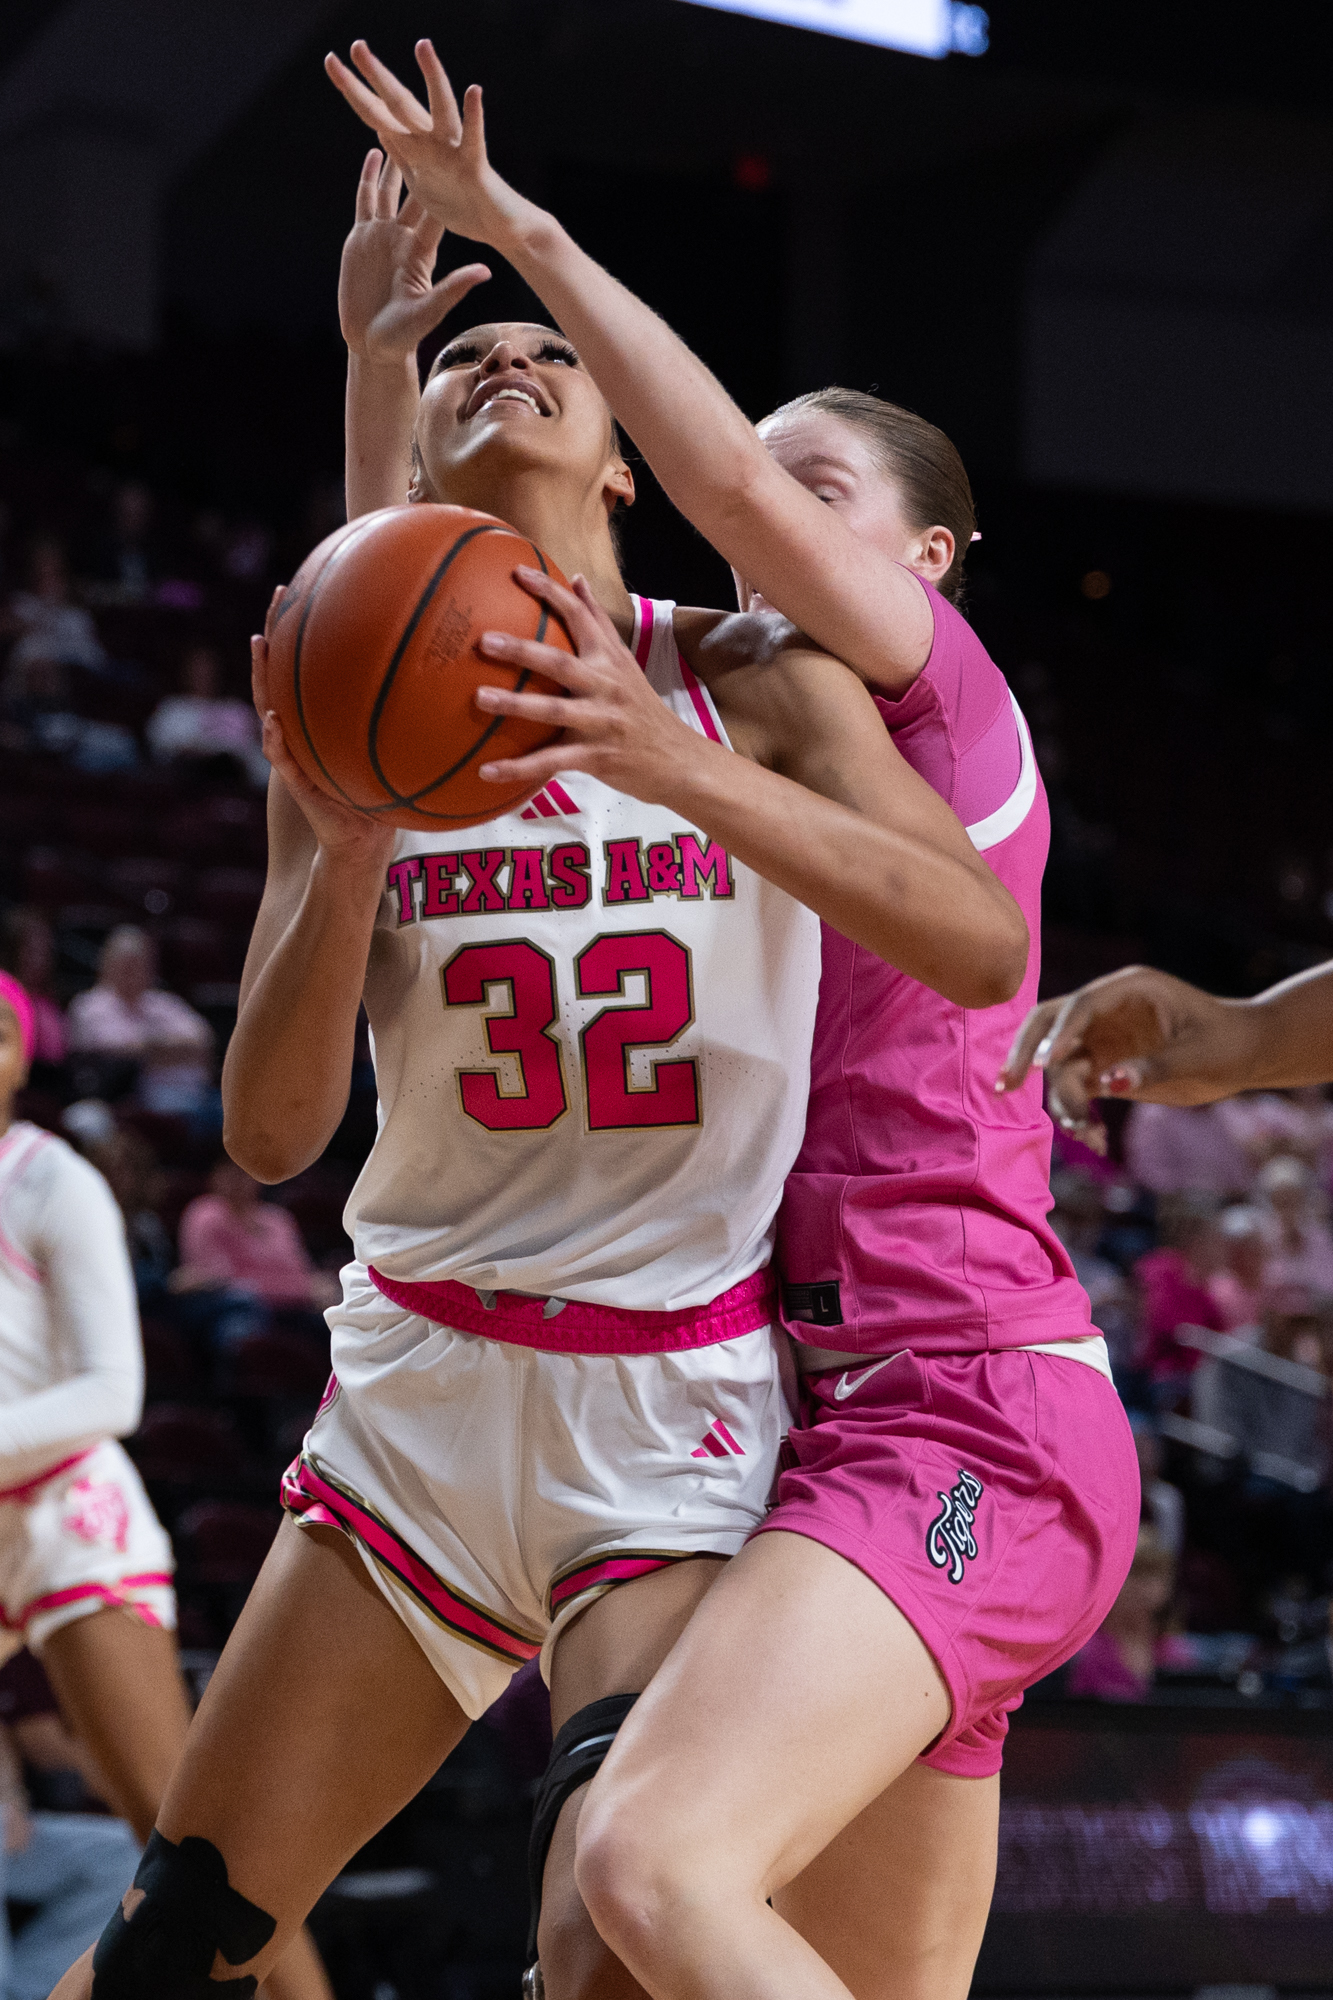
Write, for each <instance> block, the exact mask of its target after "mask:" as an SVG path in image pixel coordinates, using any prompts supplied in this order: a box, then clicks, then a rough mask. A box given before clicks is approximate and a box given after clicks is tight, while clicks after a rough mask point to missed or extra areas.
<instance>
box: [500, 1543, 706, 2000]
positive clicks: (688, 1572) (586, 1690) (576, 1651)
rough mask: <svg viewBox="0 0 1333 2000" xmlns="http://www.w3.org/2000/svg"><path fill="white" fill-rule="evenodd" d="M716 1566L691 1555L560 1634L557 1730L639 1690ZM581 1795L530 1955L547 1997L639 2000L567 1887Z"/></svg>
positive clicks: (603, 1602)
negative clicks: (595, 1705) (596, 1704)
mask: <svg viewBox="0 0 1333 2000" xmlns="http://www.w3.org/2000/svg"><path fill="white" fill-rule="evenodd" d="M723 1560H724V1558H722V1557H720V1556H697V1557H694V1558H692V1559H691V1560H690V1561H688V1562H679V1563H673V1564H672V1565H671V1566H670V1568H668V1569H660V1570H656V1571H654V1572H653V1573H652V1575H650V1576H644V1577H639V1578H637V1579H636V1580H635V1581H634V1582H633V1583H625V1584H620V1585H619V1586H618V1587H617V1588H616V1589H615V1590H611V1591H608V1592H607V1593H606V1595H605V1596H604V1597H599V1598H598V1599H597V1600H596V1602H595V1603H593V1604H592V1605H590V1606H589V1608H588V1610H587V1611H585V1612H584V1613H583V1614H582V1616H581V1617H580V1618H578V1619H576V1620H575V1622H574V1623H573V1624H572V1625H571V1626H570V1627H569V1629H568V1631H566V1632H564V1633H562V1634H561V1636H560V1638H559V1639H558V1640H557V1641H556V1645H555V1650H554V1653H553V1655H552V1660H551V1716H552V1721H553V1723H554V1725H555V1727H556V1728H557V1729H559V1728H561V1727H562V1725H563V1724H564V1723H566V1722H568V1720H569V1718H570V1717H571V1716H572V1715H577V1713H578V1711H579V1710H580V1709H581V1708H586V1706H587V1705H588V1703H589V1702H592V1701H600V1700H601V1699H602V1698H603V1696H605V1695H610V1694H638V1693H640V1692H641V1691H642V1690H643V1689H644V1688H645V1687H647V1685H648V1683H649V1681H650V1680H651V1679H652V1677H653V1675H654V1674H655V1673H656V1671H657V1669H658V1667H659V1666H660V1665H661V1664H662V1661H663V1660H664V1659H665V1658H666V1656H667V1654H668V1653H669V1652H670V1651H671V1648H672V1647H673V1646H674V1645H675V1643H676V1640H677V1639H678V1638H679V1637H680V1635H681V1633H682V1632H683V1631H684V1629H685V1627H686V1625H687V1624H688V1623H689V1620H690V1617H691V1615H692V1614H693V1612H694V1610H695V1608H696V1607H697V1606H698V1604H699V1603H700V1601H701V1600H702V1598H703V1596H704V1593H705V1592H706V1591H707V1590H708V1588H709V1586H710V1585H711V1584H712V1583H713V1582H714V1581H715V1580H716V1578H717V1574H718V1572H719V1570H720V1569H721V1568H722V1565H723ZM587 1794H588V1787H587V1786H586V1785H581V1786H580V1787H579V1789H578V1791H576V1792H573V1793H571V1795H570V1797H569V1798H568V1799H566V1801H565V1804H564V1807H563V1809H562V1811H561V1814H560V1817H559V1819H558V1820H557V1821H556V1825H555V1832H554V1834H553V1835H552V1837H551V1846H550V1850H549V1852H548V1854H547V1857H546V1872H545V1874H544V1876H543V1878H542V1921H541V1928H540V1932H539V1935H538V1956H539V1958H540V1960H541V1966H542V1977H543V1981H544V1984H545V1987H546V1996H547V2000H639V1996H641V1995H642V1993H643V1988H642V1987H641V1986H639V1985H638V1983H637V1982H636V1981H635V1980H633V1979H632V1978H631V1977H630V1975H629V1973H628V1972H626V1970H625V1968H624V1966H623V1965H622V1964H621V1963H620V1960H619V1959H618V1958H616V1957H615V1955H614V1953H613V1952H611V1951H610V1950H609V1949H608V1947H607V1946H606V1945H605V1944H604V1943H603V1941H602V1939H601V1938H600V1937H599V1935H598V1933H597V1931H596V1930H595V1929H594V1927H593V1923H592V1919H591V1918H590V1917H589V1915H588V1913H587V1910H586V1909H585V1908H584V1905H583V1899H582V1897H581V1896H580V1895H579V1892H578V1890H577V1888H576V1887H575V1884H574V1855H575V1842H576V1839H577V1834H578V1822H579V1813H580V1811H581V1809H582V1806H583V1801H584V1799H585V1798H586V1797H587Z"/></svg>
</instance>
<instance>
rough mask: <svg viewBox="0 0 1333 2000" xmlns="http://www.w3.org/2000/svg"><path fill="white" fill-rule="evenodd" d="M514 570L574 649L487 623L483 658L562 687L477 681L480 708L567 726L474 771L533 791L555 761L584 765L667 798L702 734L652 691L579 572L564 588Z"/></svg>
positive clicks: (636, 793)
mask: <svg viewBox="0 0 1333 2000" xmlns="http://www.w3.org/2000/svg"><path fill="white" fill-rule="evenodd" d="M514 575H515V577H516V578H517V580H518V581H519V583H521V584H522V586H523V588H524V589H525V590H528V591H531V593H532V595H533V596H534V597H539V598H540V599H541V600H542V602H543V604H545V605H547V606H548V607H549V609H550V610H551V611H553V612H554V613H555V615H556V616H557V617H558V618H559V619H560V621H561V623H562V624H563V625H564V627H565V630H566V631H567V632H568V633H569V636H570V638H571V639H572V640H573V641H574V645H575V648H576V654H575V656H574V657H571V656H570V655H569V654H568V653H566V652H563V651H561V650H560V649H559V648H558V647H556V646H546V645H542V644H540V643H539V642H538V641H537V640H535V639H515V638H514V637H513V636H512V635H511V634H510V633H508V632H484V633H483V634H482V636H481V639H480V642H479V649H480V651H481V652H483V653H484V654H485V655H486V656H487V658H488V659H492V660H502V661H504V663H505V664H506V665H507V666H514V667H526V668H527V669H528V670H529V671H530V672H532V673H535V674H544V675H545V676H546V678H547V679H548V680H553V681H556V682H558V683H559V685H560V686H561V687H563V688H565V689H566V690H567V692H566V693H565V694H563V695H547V694H526V693H524V694H519V693H517V692H513V691H511V690H510V689H508V688H497V687H481V688H478V689H477V693H476V697H475V699H476V703H477V706H478V708H482V709H485V710H486V711H487V712H488V713H489V714H491V715H518V716H523V717H524V718H525V719H526V720H528V721H530V722H544V723H548V724H549V725H550V726H551V727H552V728H553V729H561V730H563V731H564V735H563V736H562V737H561V739H560V741H559V742H558V743H553V744H552V745H550V747H549V748H548V749H545V750H534V751H533V752H532V753H531V755H529V756H527V757H510V758H507V759H504V760H502V761H498V762H495V763H491V764H483V765H482V766H481V767H480V771H479V773H478V775H479V776H480V777H482V778H484V779H487V780H489V781H490V782H492V783H494V784H506V785H512V784H524V785H527V786H529V787H530V788H531V790H532V791H534V792H535V791H537V790H538V789H539V787H541V786H542V785H544V784H545V783H546V780H547V779H548V778H554V777H555V776H556V775H557V773H559V772H560V771H587V772H588V773H589V775H590V776H592V777H594V778H600V779H601V781H602V783H603V784H604V785H610V786H611V788H612V789H613V790H614V791H618V792H628V793H629V795H630V796H631V797H632V798H636V799H642V800H644V802H645V803H646V804H652V805H661V804H664V803H667V802H668V800H669V796H670V793H671V791H672V787H673V782H674V781H675V780H676V779H678V778H679V777H680V775H681V774H682V773H683V772H684V771H685V770H686V768H687V767H688V765H689V764H690V763H691V762H693V761H696V760H697V758H698V755H699V750H700V739H699V737H698V736H697V735H696V734H695V732H694V731H693V730H692V729H691V728H690V727H689V725H688V724H687V723H684V722H682V721H681V720H680V718H679V717H678V716H676V715H673V714H672V712H671V710H670V709H669V708H668V707H667V705H666V703H665V702H664V701H662V700H660V699H659V697H658V696H657V695H656V694H655V693H654V692H653V689H652V687H651V685H650V684H649V681H648V677H647V675H646V674H645V673H644V672H643V670H642V669H641V667H640V666H639V664H638V662H637V661H636V660H635V658H634V655H633V654H632V653H631V652H630V651H629V648H628V647H627V646H626V645H625V644H624V643H623V642H622V640H621V637H620V634H619V633H618V632H617V631H616V628H615V626H614V625H613V624H612V622H611V620H610V618H609V617H608V616H607V614H606V612H605V611H604V610H603V609H602V607H601V605H600V604H599V603H598V602H597V600H596V598H595V597H594V596H593V594H592V592H591V590H589V588H588V586H587V584H586V583H585V582H584V580H583V578H582V577H575V579H574V582H573V586H572V587H571V588H570V589H568V590H566V589H565V587H564V585H563V584H559V583H557V582H556V581H555V579H554V578H553V577H549V576H546V575H544V574H543V572H542V571H541V570H538V569H526V568H520V569H516V570H515V571H514Z"/></svg>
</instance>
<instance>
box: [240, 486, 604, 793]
mask: <svg viewBox="0 0 1333 2000" xmlns="http://www.w3.org/2000/svg"><path fill="white" fill-rule="evenodd" d="M520 563H525V564H527V565H528V566H529V567H530V568H532V569H543V570H545V571H546V573H547V574H548V576H553V577H555V578H556V580H557V581H558V582H560V583H563V582H564V581H565V579H564V577H563V576H561V574H560V572H559V570H558V569H556V567H555V566H554V564H553V563H550V562H548V561H547V559H546V557H545V556H544V555H543V554H542V552H541V550H540V549H538V548H536V547H534V545H533V544H532V543H531V542H530V541H528V540H527V539H526V537H525V536H523V535H520V534H519V533H518V532H517V530H516V529H514V528H511V527H509V526H508V525H507V524H506V523H505V522H504V521H497V520H495V519H494V518H493V517H492V516H491V515H489V514H475V513H473V512H472V510H471V508H468V507H434V506H425V505H420V506H417V505H414V506H410V507H387V508H385V509H384V510H383V511H382V512H380V513H378V514H366V515H363V516H362V518H361V519H360V520H359V521H353V522H350V523H349V525H348V526H347V527H345V528H339V530H338V532H337V533H336V534H333V535H330V536H329V537H328V540H327V541H323V542H321V543H320V545H319V547H318V548H317V549H315V550H314V551H313V552H312V553H311V554H310V555H308V556H307V557H306V559H305V561H304V562H303V563H302V565H301V567H300V569H299V570H298V571H297V573H296V575H295V577H294V578H293V580H292V582H291V583H290V584H289V585H288V587H287V589H286V591H285V592H284V594H283V596H282V597H281V598H280V599H279V601H278V603H277V605H276V606H275V608H274V609H273V611H272V612H271V613H270V614H269V621H268V627H267V635H268V642H269V653H268V659H269V700H270V701H271V703H272V705H273V707H274V708H275V709H276V710H277V713H278V719H279V721H280V722H281V724H282V733H283V735H284V737H285V738H286V740H287V745H288V748H289V749H290V751H291V753H292V755H293V757H295V759H296V761H297V763H298V764H299V765H300V766H301V769H302V770H303V771H304V772H305V774H306V776H307V777H308V778H309V779H310V780H311V781H312V783H314V784H316V785H319V786H320V787H321V788H322V789H323V790H324V791H326V792H328V793H329V794H330V796H331V797H333V798H336V799H341V800H343V801H344V802H345V803H346V804H347V805H351V806H355V807H356V808H357V810H358V811H359V812H363V813H367V814H370V815H372V816H373V817H375V818H377V819H378V818H382V819H385V820H387V821H388V822H389V824H390V825H391V826H401V827H415V828H421V829H427V830H430V829H434V830H441V831H447V830H448V829H449V828H450V827H463V826H479V825H481V824H482V822H483V821H485V820H488V819H494V818H495V817H496V816H497V814H499V813H503V812H507V811H508V810H509V809H510V808H511V807H512V806H515V805H518V804H520V803H521V802H522V801H523V800H525V799H527V798H530V797H531V795H532V792H533V791H534V790H535V789H536V788H535V787H534V786H531V785H528V786H513V785H510V786H505V785H492V784H487V783H485V782H484V781H483V780H482V779H481V778H479V777H478V776H477V768H478V766H479V765H481V764H484V763H487V762H489V761H490V760H491V759H492V758H501V757H521V756H523V755H525V754H526V753H527V752H529V751H532V750H539V749H541V748H542V746H543V745H544V744H547V743H553V742H554V741H555V740H556V738H557V737H558V735H559V734H560V732H559V731H558V730H552V729H550V728H549V727H548V726H547V725H546V724H544V723H535V722H524V721H521V720H520V719H518V718H517V717H515V716H509V715H487V714H485V713H484V712H483V710H481V709H479V708H478V707H477V706H476V705H475V703H474V701H473V695H474V694H475V692H476V690H477V689H478V688H479V687H482V686H490V687H505V688H524V687H526V688H529V689H531V690H532V692H534V693H540V694H558V693H559V692H560V689H559V688H558V687H557V686H556V685H555V683H554V682H553V681H549V680H547V679H546V678H545V677H544V676H542V675H535V674H531V673H528V672H526V671H522V670H519V669H516V668H513V667H509V666H505V665H503V664H501V663H500V662H499V661H495V660H487V659H485V658H483V657H482V655H481V654H480V653H479V652H478V651H477V641H478V639H479V638H480V637H481V635H482V633H483V632H491V631H497V632H512V633H513V634H514V635H515V637H516V638H520V639H540V640H542V641H544V642H545V644H547V645H548V646H559V647H560V648H561V650H562V651H564V652H566V653H572V652H573V650H574V649H573V647H572V646H571V644H570V641H569V637H568V634H567V633H566V631H565V628H564V626H563V625H561V623H560V622H559V620H558V619H556V618H553V617H552V616H551V614H550V612H549V611H548V610H547V608H546V606H545V605H544V604H542V603H540V602H539V601H538V600H537V599H536V598H535V597H530V596H529V595H528V593H527V591H526V590H523V589H522V588H521V587H520V585H519V584H517V583H516V582H515V581H514V574H513V572H514V569H515V567H516V566H517V565H518V564H520Z"/></svg>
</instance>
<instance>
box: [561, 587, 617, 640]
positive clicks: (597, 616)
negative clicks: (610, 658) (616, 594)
mask: <svg viewBox="0 0 1333 2000" xmlns="http://www.w3.org/2000/svg"><path fill="white" fill-rule="evenodd" d="M570 588H571V589H572V590H573V592H574V595H575V596H576V597H577V598H578V600H579V602H580V604H582V606H583V607H584V609H585V611H586V612H587V613H588V616H589V617H590V618H591V619H592V621H593V623H594V625H596V626H597V628H598V630H599V631H600V632H601V634H602V637H603V638H604V639H609V640H610V641H611V643H612V644H613V645H617V646H618V645H619V644H620V634H619V632H617V630H616V621H615V619H614V618H613V617H612V616H611V613H610V612H609V611H608V610H607V608H606V606H605V605H604V604H599V603H598V602H597V599H596V598H595V597H594V596H593V594H592V585H591V584H590V583H589V582H588V579H587V577H586V576H575V577H572V578H571V579H570Z"/></svg>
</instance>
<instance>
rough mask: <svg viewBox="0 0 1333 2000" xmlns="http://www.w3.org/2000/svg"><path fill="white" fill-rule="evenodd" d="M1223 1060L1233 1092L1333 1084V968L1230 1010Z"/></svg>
mask: <svg viewBox="0 0 1333 2000" xmlns="http://www.w3.org/2000/svg"><path fill="white" fill-rule="evenodd" d="M1226 1013H1227V1015H1228V1016H1230V1018H1229V1019H1227V1020H1226V1021H1225V1023H1222V1022H1219V1030H1218V1035H1217V1059H1218V1061H1219V1064H1220V1065H1224V1066H1225V1074H1226V1077H1227V1081H1228V1085H1229V1087H1230V1088H1231V1089H1232V1090H1261V1089H1262V1090H1291V1089H1296V1088H1298V1087H1299V1086H1300V1085H1302V1084H1310V1083H1330V1082H1333V963H1330V964H1328V965H1317V966H1315V967H1314V968H1313V969H1312V970H1311V971H1309V972H1301V973H1298V974H1297V975H1296V977H1295V978H1294V979H1284V980H1283V981H1282V983H1281V985H1279V986H1272V987H1270V988H1269V989H1268V991H1267V992H1266V993H1260V994H1257V995H1256V996H1255V998H1254V999H1253V1000H1243V1001H1240V1002H1237V1003H1232V1004H1230V1005H1228V1006H1227V1008H1226Z"/></svg>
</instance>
